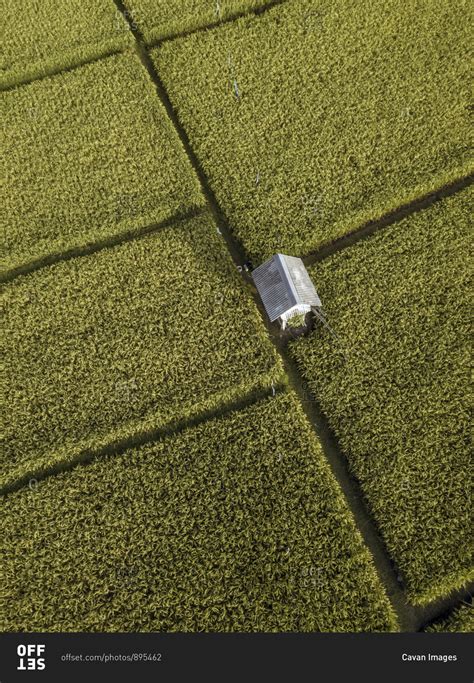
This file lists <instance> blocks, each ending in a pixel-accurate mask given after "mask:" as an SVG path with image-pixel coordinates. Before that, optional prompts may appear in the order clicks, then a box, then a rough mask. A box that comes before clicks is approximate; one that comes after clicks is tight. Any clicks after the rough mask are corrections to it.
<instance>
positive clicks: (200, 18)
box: [125, 0, 272, 44]
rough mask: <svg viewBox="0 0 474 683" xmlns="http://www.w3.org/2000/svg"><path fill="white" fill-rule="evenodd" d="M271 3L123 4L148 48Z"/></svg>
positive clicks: (146, 0)
mask: <svg viewBox="0 0 474 683" xmlns="http://www.w3.org/2000/svg"><path fill="white" fill-rule="evenodd" d="M271 2H272V0H126V2H125V5H126V7H127V16H128V19H129V21H130V23H131V24H132V26H133V27H134V28H136V29H138V30H139V31H140V33H141V34H142V35H143V38H144V40H145V41H146V42H147V43H149V44H151V43H155V42H157V41H159V40H163V39H164V38H170V37H174V36H177V35H178V34H180V33H183V32H186V31H193V30H196V29H199V28H205V27H206V26H207V25H208V24H213V23H216V22H217V23H218V22H220V21H223V20H226V19H229V18H232V17H235V16H238V15H239V14H241V13H244V12H250V11H252V10H255V9H260V8H263V7H265V6H266V5H269V4H271Z"/></svg>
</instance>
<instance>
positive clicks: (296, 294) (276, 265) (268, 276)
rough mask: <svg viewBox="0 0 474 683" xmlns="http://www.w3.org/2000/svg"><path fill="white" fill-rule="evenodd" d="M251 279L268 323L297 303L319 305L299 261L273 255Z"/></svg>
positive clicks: (302, 265)
mask: <svg viewBox="0 0 474 683" xmlns="http://www.w3.org/2000/svg"><path fill="white" fill-rule="evenodd" d="M252 278H253V281H254V282H255V286H256V287H257V289H258V293H259V294H260V297H261V299H262V302H263V305H264V306H265V310H266V312H267V315H268V317H269V318H270V320H271V322H274V321H275V320H276V319H277V318H279V317H280V316H281V315H283V313H285V311H287V310H288V309H289V308H292V307H293V306H295V305H296V304H309V305H310V306H321V300H320V298H319V296H318V294H317V292H316V289H315V288H314V285H313V283H312V281H311V278H310V277H309V275H308V271H307V270H306V268H305V267H304V264H303V261H302V260H301V259H300V258H296V257H294V256H286V255H285V254H275V256H272V258H271V259H268V261H265V263H262V265H261V266H259V267H258V268H256V269H255V270H254V271H253V273H252Z"/></svg>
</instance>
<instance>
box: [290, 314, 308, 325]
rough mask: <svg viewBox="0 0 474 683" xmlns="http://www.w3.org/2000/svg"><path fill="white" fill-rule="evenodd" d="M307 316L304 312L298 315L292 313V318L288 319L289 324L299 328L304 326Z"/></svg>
mask: <svg viewBox="0 0 474 683" xmlns="http://www.w3.org/2000/svg"><path fill="white" fill-rule="evenodd" d="M305 319H306V316H305V314H304V313H297V314H296V315H292V316H291V318H289V319H288V320H287V323H286V324H287V325H288V327H292V328H298V327H302V325H304V323H305Z"/></svg>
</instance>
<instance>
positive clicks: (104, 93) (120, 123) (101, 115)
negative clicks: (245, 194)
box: [0, 52, 204, 272]
mask: <svg viewBox="0 0 474 683" xmlns="http://www.w3.org/2000/svg"><path fill="white" fill-rule="evenodd" d="M0 111H1V114H2V118H3V119H4V121H5V122H6V123H5V126H3V127H2V132H1V135H2V142H3V147H4V149H5V182H4V185H3V189H2V203H3V206H4V210H5V212H6V215H8V231H6V237H5V240H4V249H5V257H4V259H3V260H4V269H5V270H6V271H7V272H8V270H9V269H12V268H15V267H18V266H22V265H24V264H28V263H30V262H34V261H36V260H38V259H41V258H44V257H46V256H49V255H51V254H56V253H61V252H63V251H68V250H70V249H74V248H78V247H81V246H83V245H86V244H88V243H91V242H96V241H98V240H100V239H103V238H107V237H110V236H113V235H117V234H121V233H124V232H130V231H137V230H140V229H141V228H143V227H145V226H148V225H151V224H153V223H158V222H161V221H164V220H166V219H168V218H170V217H171V216H173V215H175V214H177V213H180V212H181V213H183V212H185V211H187V210H189V209H191V208H193V207H197V206H201V205H203V204H204V198H203V196H202V194H201V191H200V187H199V183H198V180H197V178H196V177H195V175H194V172H193V171H192V168H191V165H190V164H189V161H188V159H187V156H186V154H185V152H184V149H183V148H182V145H181V142H180V140H179V138H178V136H177V134H176V131H175V130H174V128H173V125H172V124H171V122H170V121H169V119H168V118H167V116H166V112H165V109H164V107H163V106H162V105H161V103H160V102H159V100H158V98H157V96H156V92H155V89H154V86H153V84H152V82H151V81H150V80H149V78H148V75H147V73H146V71H145V69H144V68H143V66H142V65H141V63H140V61H139V59H138V57H137V56H136V55H135V54H134V53H133V52H129V53H126V54H120V55H114V56H111V57H108V58H106V59H103V60H101V61H98V62H94V63H91V64H87V65H85V66H82V67H79V68H77V69H75V70H73V71H70V72H66V73H62V74H59V75H56V76H54V77H51V78H47V79H44V80H40V81H36V82H34V83H31V84H29V85H26V86H23V87H19V88H17V89H15V90H12V91H9V92H7V93H5V94H4V95H3V98H2V102H1V107H0Z"/></svg>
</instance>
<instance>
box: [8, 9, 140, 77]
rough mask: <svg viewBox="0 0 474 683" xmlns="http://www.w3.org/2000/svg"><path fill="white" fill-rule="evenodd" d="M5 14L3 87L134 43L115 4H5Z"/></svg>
mask: <svg viewBox="0 0 474 683" xmlns="http://www.w3.org/2000/svg"><path fill="white" fill-rule="evenodd" d="M0 14H1V16H2V23H3V28H4V30H3V32H2V49H1V52H0V85H1V86H2V87H5V86H11V85H14V84H15V83H16V82H18V81H20V80H22V79H25V78H26V79H31V78H39V77H42V76H45V75H47V74H48V73H49V72H50V71H52V70H55V69H57V68H58V67H62V68H67V67H70V66H73V65H74V64H76V63H77V62H80V61H83V60H86V59H92V58H94V57H100V56H102V55H104V54H107V53H109V52H112V51H117V50H119V49H120V48H123V47H124V46H126V45H132V44H133V37H132V35H131V32H130V30H129V27H128V24H127V22H126V21H125V19H124V17H123V16H122V15H121V14H120V12H118V10H117V7H116V5H115V3H114V2H113V0H81V2H76V1H74V0H61V2H54V0H41V2H24V0H1V1H0Z"/></svg>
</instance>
